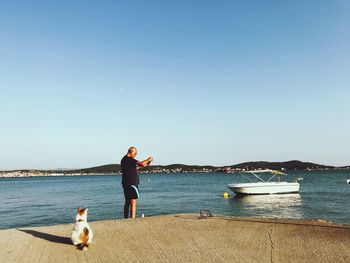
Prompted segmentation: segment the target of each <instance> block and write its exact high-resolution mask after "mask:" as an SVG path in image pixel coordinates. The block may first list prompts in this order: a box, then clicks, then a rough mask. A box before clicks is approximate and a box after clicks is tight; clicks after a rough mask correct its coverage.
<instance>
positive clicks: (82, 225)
mask: <svg viewBox="0 0 350 263" xmlns="http://www.w3.org/2000/svg"><path fill="white" fill-rule="evenodd" d="M87 212H88V209H87V208H78V213H77V216H76V218H75V220H76V221H75V224H74V227H73V231H72V235H71V240H72V242H73V244H74V245H75V246H76V247H77V248H78V249H80V250H86V249H87V248H88V247H89V244H90V243H91V241H92V238H93V236H94V235H93V233H92V230H91V228H90V226H89V224H88V222H87Z"/></svg>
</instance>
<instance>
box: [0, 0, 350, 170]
mask: <svg viewBox="0 0 350 263" xmlns="http://www.w3.org/2000/svg"><path fill="white" fill-rule="evenodd" d="M349 14H350V2H349V1H203V0H201V1H199V0H198V1H110V2H109V1H71V0H70V1H23V2H21V1H1V8H0V89H1V93H0V96H1V103H0V123H1V126H0V170H1V169H20V168H43V169H45V168H76V167H89V166H94V165H102V164H107V163H117V162H119V160H120V159H121V157H122V156H123V155H124V153H125V152H126V150H127V148H128V147H129V146H131V145H135V146H136V147H137V148H138V149H139V156H138V157H139V158H140V159H142V158H145V157H147V156H149V155H153V156H154V159H155V163H156V164H170V163H185V164H212V165H229V164H233V163H239V162H244V161H254V160H267V161H285V160H291V159H299V160H303V161H312V162H317V163H323V164H330V165H349V164H350V159H349V156H350V138H349V135H350V121H349V114H350V103H349V102H350V49H349V47H350V34H349V28H350V16H349Z"/></svg>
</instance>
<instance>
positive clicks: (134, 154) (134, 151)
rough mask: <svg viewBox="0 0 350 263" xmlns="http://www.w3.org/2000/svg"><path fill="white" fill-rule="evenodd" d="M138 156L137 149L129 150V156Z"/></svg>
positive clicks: (131, 148)
mask: <svg viewBox="0 0 350 263" xmlns="http://www.w3.org/2000/svg"><path fill="white" fill-rule="evenodd" d="M136 155H137V149H136V148H135V147H134V146H132V147H130V148H129V150H128V156H129V157H133V158H134V157H135V156H136Z"/></svg>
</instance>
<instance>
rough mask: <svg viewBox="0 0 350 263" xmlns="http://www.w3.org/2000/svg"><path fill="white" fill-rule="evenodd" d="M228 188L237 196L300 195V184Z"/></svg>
mask: <svg viewBox="0 0 350 263" xmlns="http://www.w3.org/2000/svg"><path fill="white" fill-rule="evenodd" d="M227 187H228V188H229V189H230V190H231V191H233V192H234V193H236V194H255V195H259V194H260V195H263V194H290V193H298V192H299V188H300V184H299V183H287V182H269V183H243V184H229V185H228V186H227Z"/></svg>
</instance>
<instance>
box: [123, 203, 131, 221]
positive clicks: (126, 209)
mask: <svg viewBox="0 0 350 263" xmlns="http://www.w3.org/2000/svg"><path fill="white" fill-rule="evenodd" d="M130 201H131V200H130V199H125V203H124V218H128V217H129V207H130V203H131V202H130ZM130 209H131V208H130Z"/></svg>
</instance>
